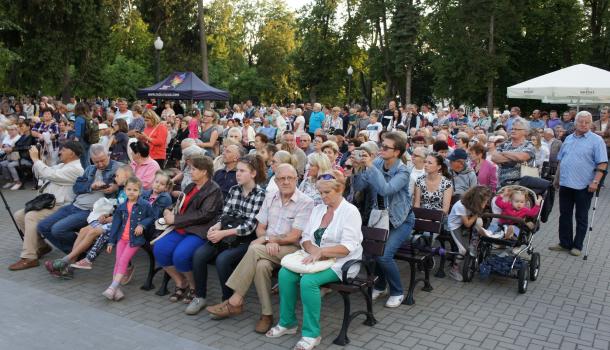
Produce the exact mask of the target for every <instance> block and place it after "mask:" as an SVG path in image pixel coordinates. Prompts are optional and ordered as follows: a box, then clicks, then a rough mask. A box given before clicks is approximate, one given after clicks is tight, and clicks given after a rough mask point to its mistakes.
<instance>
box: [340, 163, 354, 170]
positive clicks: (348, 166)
mask: <svg viewBox="0 0 610 350" xmlns="http://www.w3.org/2000/svg"><path fill="white" fill-rule="evenodd" d="M343 168H344V169H345V170H352V169H353V168H354V166H352V165H349V164H347V165H345V166H344V167H343Z"/></svg>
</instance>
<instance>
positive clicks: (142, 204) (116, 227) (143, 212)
mask: <svg viewBox="0 0 610 350" xmlns="http://www.w3.org/2000/svg"><path fill="white" fill-rule="evenodd" d="M128 217H129V213H128V212H127V201H126V202H125V203H123V204H121V205H119V207H118V208H116V210H115V211H114V214H113V215H112V228H111V229H110V239H109V241H108V244H110V245H116V243H117V241H118V240H119V238H120V236H121V235H122V234H123V230H125V225H126V224H127V218H128ZM155 219H156V216H155V211H154V210H153V208H152V207H151V206H150V204H148V202H147V201H146V200H144V199H142V197H140V198H138V201H137V202H136V203H134V205H133V208H132V210H131V218H130V220H129V246H130V247H139V246H142V245H144V243H146V237H145V235H144V233H142V234H141V235H139V236H136V235H135V233H134V231H135V229H136V227H137V226H138V225H142V226H143V227H144V231H146V230H148V229H150V227H151V226H152V224H153V222H154V221H155Z"/></svg>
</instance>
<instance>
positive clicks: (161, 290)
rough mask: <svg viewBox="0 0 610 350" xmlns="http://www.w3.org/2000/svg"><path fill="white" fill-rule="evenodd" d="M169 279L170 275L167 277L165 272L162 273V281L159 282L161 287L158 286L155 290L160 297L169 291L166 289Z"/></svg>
mask: <svg viewBox="0 0 610 350" xmlns="http://www.w3.org/2000/svg"><path fill="white" fill-rule="evenodd" d="M170 279H171V277H169V275H168V274H167V273H164V274H163V282H161V287H159V290H158V291H156V292H155V294H156V295H158V296H160V297H162V296H164V295H167V294H168V293H169V291H168V290H167V285H168V284H169V280H170Z"/></svg>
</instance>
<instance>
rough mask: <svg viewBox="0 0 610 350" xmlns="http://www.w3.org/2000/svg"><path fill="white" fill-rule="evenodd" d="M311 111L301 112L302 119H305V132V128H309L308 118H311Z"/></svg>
mask: <svg viewBox="0 0 610 350" xmlns="http://www.w3.org/2000/svg"><path fill="white" fill-rule="evenodd" d="M312 112H313V111H310V110H305V112H303V118H305V130H307V127H308V126H309V117H311V113H312Z"/></svg>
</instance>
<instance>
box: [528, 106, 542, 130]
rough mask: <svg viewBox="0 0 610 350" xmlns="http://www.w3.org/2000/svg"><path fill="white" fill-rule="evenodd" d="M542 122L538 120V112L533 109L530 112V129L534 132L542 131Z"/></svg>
mask: <svg viewBox="0 0 610 350" xmlns="http://www.w3.org/2000/svg"><path fill="white" fill-rule="evenodd" d="M544 127H545V125H544V120H542V119H540V111H539V110H537V109H535V110H534V111H533V112H532V120H530V128H531V129H534V130H540V129H544Z"/></svg>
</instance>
